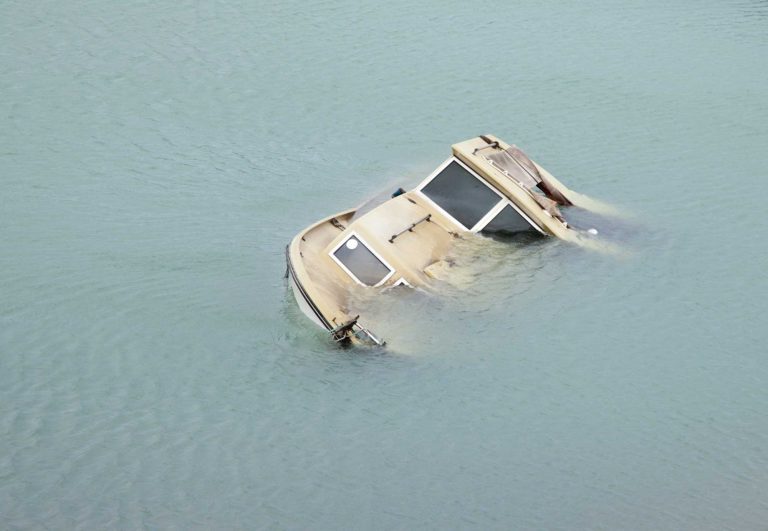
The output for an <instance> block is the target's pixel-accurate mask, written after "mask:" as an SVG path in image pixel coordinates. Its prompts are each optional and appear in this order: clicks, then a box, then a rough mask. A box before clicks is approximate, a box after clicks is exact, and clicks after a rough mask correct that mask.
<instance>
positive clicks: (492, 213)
mask: <svg viewBox="0 0 768 531" xmlns="http://www.w3.org/2000/svg"><path fill="white" fill-rule="evenodd" d="M452 152H453V154H452V156H451V157H450V158H449V159H448V160H446V161H445V162H444V163H443V164H441V165H440V166H439V167H438V168H437V169H436V170H435V171H434V172H433V173H432V174H430V175H429V176H428V177H427V178H425V179H424V181H422V183H421V184H419V185H418V186H417V187H416V188H414V189H413V190H410V191H407V192H406V191H404V190H402V189H399V190H397V191H396V192H395V193H394V194H392V197H391V198H390V199H388V200H386V201H384V202H382V203H380V204H374V205H367V206H365V207H362V208H361V209H360V211H359V212H357V210H356V209H352V210H347V211H344V212H341V213H339V214H336V215H334V216H330V217H328V218H325V219H322V220H320V221H318V222H317V223H314V224H313V225H310V226H309V227H307V228H306V229H304V230H303V231H301V232H300V233H299V234H298V235H296V236H295V237H294V239H293V240H292V241H291V243H290V244H289V245H288V247H287V249H286V261H287V263H288V264H287V266H288V277H289V283H290V286H291V290H292V291H293V294H294V296H295V298H296V301H297V303H298V305H299V308H300V309H301V311H302V312H303V313H304V314H305V315H306V316H307V317H308V318H309V319H310V320H311V321H312V322H313V323H314V324H315V325H317V326H319V327H321V328H323V329H325V330H327V331H328V332H329V334H330V336H331V337H332V338H333V339H334V340H336V341H338V342H343V343H353V344H366V345H371V344H373V345H382V344H383V341H382V340H380V339H379V338H377V337H376V336H375V335H374V334H373V333H371V332H370V331H369V330H368V329H367V328H366V326H365V325H364V324H363V323H364V322H365V318H362V319H361V317H360V315H359V314H357V312H355V309H354V307H353V306H354V305H355V304H354V302H353V301H354V300H357V299H356V298H355V297H354V296H353V295H354V294H355V293H356V292H357V291H359V290H368V293H371V290H379V291H381V290H385V289H388V288H390V287H393V286H401V285H403V286H409V287H419V286H424V285H427V284H428V283H429V282H430V281H431V279H432V278H434V277H435V276H436V272H439V271H445V270H449V269H450V267H451V262H450V260H446V258H447V256H448V253H449V252H450V249H451V247H452V246H453V243H454V241H455V240H456V239H457V238H467V237H473V233H481V232H482V233H485V232H497V231H500V232H520V231H532V232H537V233H541V234H544V235H548V236H555V237H557V238H560V239H564V240H568V241H572V242H579V243H581V242H580V237H581V235H580V234H579V233H578V231H576V230H574V229H573V228H572V227H570V226H569V225H568V223H567V222H566V220H565V218H564V217H563V215H562V214H561V212H560V210H559V207H567V206H570V205H573V204H579V203H580V202H582V201H581V199H582V197H583V196H580V195H579V194H575V193H574V192H572V191H571V190H569V189H568V188H566V187H565V186H563V185H562V183H560V182H559V181H558V180H557V179H555V178H554V177H553V176H552V175H551V174H550V173H548V172H547V171H546V170H545V169H544V168H542V167H541V166H539V165H538V164H536V163H535V162H533V161H532V160H531V159H530V158H528V157H527V155H525V154H524V153H523V152H522V151H521V150H520V149H519V148H516V147H515V146H510V145H509V144H506V143H504V142H503V141H501V140H499V139H497V138H496V137H492V136H481V137H476V138H473V139H470V140H467V141H465V142H461V143H459V144H455V145H454V146H452Z"/></svg>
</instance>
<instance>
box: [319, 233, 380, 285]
mask: <svg viewBox="0 0 768 531" xmlns="http://www.w3.org/2000/svg"><path fill="white" fill-rule="evenodd" d="M333 255H334V256H335V257H336V258H338V259H339V261H340V262H341V263H342V264H344V266H345V267H346V268H347V269H349V270H350V271H351V272H352V274H353V275H355V276H356V277H357V279H358V280H359V281H360V282H362V283H363V284H366V285H368V286H375V285H376V284H378V283H379V282H381V281H382V280H383V279H384V277H386V276H387V275H388V274H389V273H390V271H391V270H390V269H389V268H388V267H387V266H386V265H384V264H383V263H382V262H381V260H379V259H378V258H376V255H375V254H373V253H372V252H371V251H370V249H368V247H366V246H365V245H364V244H363V242H361V241H360V240H358V239H357V238H355V237H354V236H352V237H351V238H349V239H348V240H347V241H346V242H344V243H343V244H342V245H341V247H339V248H338V249H336V251H335V252H334V253H333Z"/></svg>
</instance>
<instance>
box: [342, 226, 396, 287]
mask: <svg viewBox="0 0 768 531" xmlns="http://www.w3.org/2000/svg"><path fill="white" fill-rule="evenodd" d="M350 238H355V239H356V240H357V241H359V242H360V243H362V244H363V245H364V246H365V248H366V249H368V251H369V252H370V253H371V254H372V255H373V256H375V257H376V259H377V260H378V261H379V262H381V263H382V264H383V265H384V267H386V268H387V269H389V273H387V275H386V276H385V277H384V278H382V279H381V280H379V281H378V282H377V283H376V284H374V285H370V284H366V283H365V282H363V281H362V280H360V279H359V278H357V276H355V274H354V273H353V272H352V271H350V270H349V268H348V267H347V266H345V265H344V263H343V262H342V261H341V260H339V258H338V257H337V256H336V255H335V254H334V253H335V252H336V251H338V250H339V248H340V247H341V246H342V245H344V244H345V243H347V242H348V241H349V240H350ZM328 256H330V257H331V260H333V261H334V262H336V263H337V264H338V265H339V267H341V268H342V269H343V270H344V271H345V272H346V273H347V274H348V275H349V276H350V277H352V280H354V281H355V282H357V283H358V284H360V285H361V286H366V287H370V288H377V287H379V286H381V285H382V284H384V283H385V282H386V281H387V280H389V279H390V277H391V276H392V275H394V274H395V268H394V267H392V266H391V265H390V264H389V262H387V261H386V260H385V259H384V257H382V256H381V255H380V254H379V253H377V252H376V249H374V248H373V247H371V246H370V245H369V244H368V242H366V241H365V240H364V239H363V238H361V237H360V235H359V234H358V233H357V232H356V231H350V233H349V235H348V236H347V237H346V238H344V239H343V240H341V241H340V242H339V243H338V244H336V245H335V246H334V247H333V249H331V251H330V252H329V253H328Z"/></svg>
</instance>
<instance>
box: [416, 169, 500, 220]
mask: <svg viewBox="0 0 768 531" xmlns="http://www.w3.org/2000/svg"><path fill="white" fill-rule="evenodd" d="M421 193H423V194H424V195H426V196H427V197H428V198H429V199H431V200H432V201H433V202H434V203H436V204H437V206H439V207H440V208H442V209H443V210H445V211H446V212H447V213H448V214H450V215H451V216H452V217H453V218H454V219H456V221H458V222H459V223H461V224H462V225H464V227H466V228H467V229H471V228H472V227H474V226H475V225H476V224H477V222H478V221H480V220H481V219H482V218H483V217H484V216H485V215H486V214H487V213H488V212H489V211H490V210H491V209H492V208H493V207H494V206H496V204H498V202H499V201H500V200H501V196H499V194H497V193H496V192H495V191H494V190H492V189H491V187H490V186H488V185H487V184H485V183H484V182H483V181H481V180H480V179H479V178H478V177H475V176H474V175H472V174H471V173H470V172H469V171H468V170H467V169H466V168H464V166H462V165H461V164H459V163H458V162H457V161H455V160H451V162H450V163H449V164H448V165H447V166H446V167H445V168H443V170H442V171H441V172H440V173H438V174H437V175H436V176H435V177H434V178H433V179H432V180H431V181H429V182H428V183H427V184H426V185H425V186H424V187H423V188H422V189H421Z"/></svg>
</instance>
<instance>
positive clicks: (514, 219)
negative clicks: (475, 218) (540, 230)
mask: <svg viewBox="0 0 768 531" xmlns="http://www.w3.org/2000/svg"><path fill="white" fill-rule="evenodd" d="M531 230H532V231H535V230H536V229H535V228H533V226H532V225H531V224H530V223H528V221H526V219H525V218H524V217H523V216H521V215H520V213H519V212H518V211H517V210H515V209H514V208H512V207H511V206H509V205H507V206H505V207H504V208H503V209H502V210H501V212H499V213H498V214H496V217H495V218H493V219H492V220H491V222H490V223H488V225H486V226H485V227H483V231H482V232H525V231H531Z"/></svg>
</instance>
